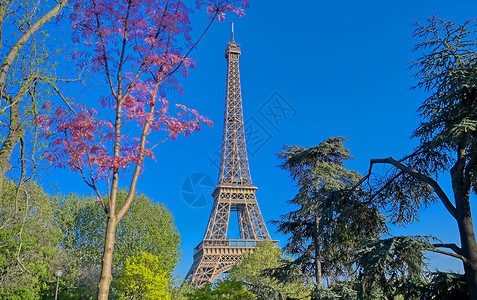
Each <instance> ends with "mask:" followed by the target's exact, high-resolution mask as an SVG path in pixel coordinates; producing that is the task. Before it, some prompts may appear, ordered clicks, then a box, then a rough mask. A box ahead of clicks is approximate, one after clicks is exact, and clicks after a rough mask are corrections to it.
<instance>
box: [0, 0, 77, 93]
mask: <svg viewBox="0 0 477 300" xmlns="http://www.w3.org/2000/svg"><path fill="white" fill-rule="evenodd" d="M67 3H68V0H61V1H60V2H58V4H57V5H56V6H55V7H53V8H52V9H51V10H50V11H48V12H47V13H45V14H44V15H43V16H42V17H41V18H40V19H38V20H37V21H36V22H35V23H34V24H33V25H32V26H31V27H30V28H28V29H27V30H26V31H25V32H24V33H23V34H22V35H21V36H20V38H19V39H18V40H17V41H16V42H15V44H14V45H13V46H12V48H11V49H10V51H9V52H8V54H7V56H6V57H5V58H4V59H3V61H2V65H1V67H0V99H1V98H2V94H3V92H4V86H5V80H6V78H7V73H8V71H9V70H10V67H11V66H12V63H13V62H14V61H15V57H16V56H17V55H18V53H19V52H20V50H21V49H22V48H23V45H25V43H26V42H27V41H28V40H29V39H30V38H31V37H32V35H33V34H34V33H35V32H37V31H38V30H39V29H40V28H41V27H42V26H43V25H44V24H45V23H47V22H49V21H50V20H51V19H52V18H53V17H55V16H56V15H58V14H59V13H60V11H61V9H62V8H63V7H64V6H66V4H67Z"/></svg>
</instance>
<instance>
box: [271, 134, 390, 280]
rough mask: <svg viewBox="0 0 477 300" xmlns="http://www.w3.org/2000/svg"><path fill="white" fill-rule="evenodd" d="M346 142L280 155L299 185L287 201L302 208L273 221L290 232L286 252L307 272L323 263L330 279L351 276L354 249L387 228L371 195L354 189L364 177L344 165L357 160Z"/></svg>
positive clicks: (334, 140)
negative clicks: (345, 144) (368, 198)
mask: <svg viewBox="0 0 477 300" xmlns="http://www.w3.org/2000/svg"><path fill="white" fill-rule="evenodd" d="M345 140H346V138H343V137H331V138H328V139H326V140H325V141H323V142H322V143H320V144H319V145H317V146H314V147H311V148H304V147H299V146H284V147H283V149H282V150H281V151H280V152H279V153H278V154H277V156H278V158H279V159H280V160H281V161H282V164H281V168H282V169H284V170H287V171H289V172H290V177H291V178H292V179H293V180H294V181H295V182H296V183H297V186H298V188H299V191H298V193H297V195H296V196H295V198H294V199H292V200H290V201H288V202H289V203H290V204H292V205H297V206H298V207H299V208H298V209H297V210H295V211H292V212H290V213H288V214H285V215H282V216H281V219H282V220H281V221H274V223H276V224H278V231H279V232H282V233H284V234H290V238H289V241H288V243H287V245H286V246H285V248H284V250H285V251H286V252H287V253H289V254H291V255H294V256H296V257H297V259H296V260H295V262H296V263H298V264H300V266H301V267H302V268H303V270H304V271H305V272H306V273H307V274H310V275H311V274H313V273H315V274H316V272H317V268H320V267H321V269H322V271H323V273H324V276H325V277H327V278H329V279H331V280H335V279H337V280H338V279H339V278H342V277H347V276H350V275H351V274H352V272H353V270H352V266H351V265H350V264H348V262H349V261H350V260H351V259H352V253H353V250H354V249H356V248H359V247H361V243H362V241H363V240H366V239H368V238H373V237H377V236H379V234H381V233H383V232H385V231H386V228H385V224H384V217H383V216H382V215H381V214H380V212H379V210H378V208H377V207H376V206H373V205H372V204H371V203H370V202H369V201H366V196H367V194H366V193H364V192H363V191H362V190H360V189H357V190H352V188H353V186H354V185H355V184H356V183H357V182H358V181H359V180H360V179H361V176H360V175H359V173H357V172H355V171H350V170H348V169H346V168H345V166H344V165H345V162H346V161H347V160H350V159H352V158H353V157H352V156H351V155H350V152H349V150H348V149H346V148H345V147H344V145H343V142H344V141H345ZM318 263H320V264H318ZM316 280H319V278H316Z"/></svg>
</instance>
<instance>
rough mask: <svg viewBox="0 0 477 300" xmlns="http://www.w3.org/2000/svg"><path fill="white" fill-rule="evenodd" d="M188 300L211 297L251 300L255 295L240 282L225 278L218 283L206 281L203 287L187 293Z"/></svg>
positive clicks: (203, 299) (204, 299) (201, 299)
mask: <svg viewBox="0 0 477 300" xmlns="http://www.w3.org/2000/svg"><path fill="white" fill-rule="evenodd" d="M188 297H189V298H188V299H190V300H208V299H210V300H213V299H229V300H253V299H255V296H254V295H253V294H252V293H251V292H249V291H247V290H245V288H244V285H243V283H242V282H240V281H238V280H236V279H233V278H226V279H224V280H223V281H221V282H219V283H214V284H213V285H212V284H209V283H207V284H206V285H205V286H204V287H203V288H200V289H197V290H195V291H194V292H192V293H190V294H189V295H188Z"/></svg>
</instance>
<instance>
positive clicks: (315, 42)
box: [46, 0, 477, 276]
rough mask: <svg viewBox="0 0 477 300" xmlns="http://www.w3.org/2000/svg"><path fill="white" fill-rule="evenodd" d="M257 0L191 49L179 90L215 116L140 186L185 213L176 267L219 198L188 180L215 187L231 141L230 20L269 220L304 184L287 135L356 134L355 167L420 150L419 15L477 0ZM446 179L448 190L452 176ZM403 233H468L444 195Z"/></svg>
mask: <svg viewBox="0 0 477 300" xmlns="http://www.w3.org/2000/svg"><path fill="white" fill-rule="evenodd" d="M250 2H251V3H250V8H249V9H248V10H247V11H246V15H245V16H244V17H241V18H236V17H231V16H228V18H227V19H226V21H225V22H222V23H215V24H214V25H213V26H212V27H211V29H210V31H209V32H208V33H207V35H206V36H205V38H204V39H203V40H202V41H201V42H200V44H199V46H198V49H197V50H196V51H193V53H192V57H193V58H194V59H195V61H196V64H197V67H196V68H195V69H193V70H191V72H190V75H189V76H188V77H187V78H186V79H184V80H183V81H182V82H183V87H184V89H185V91H184V95H183V96H182V97H179V96H177V95H171V96H170V97H169V99H170V101H172V102H178V103H181V104H184V105H186V106H188V107H192V108H196V109H197V110H198V111H199V112H200V113H201V114H203V115H205V116H207V117H209V118H210V119H211V120H213V122H214V123H215V125H214V126H213V128H203V130H202V131H201V132H199V133H195V134H194V135H193V136H191V137H187V138H183V137H181V138H179V139H178V140H176V141H170V142H167V143H164V144H163V145H161V146H160V148H159V149H158V150H157V152H156V157H157V163H156V162H154V161H148V162H147V164H146V169H145V171H144V174H143V177H141V178H140V181H139V185H138V190H139V192H142V193H145V194H146V195H147V196H149V197H151V198H152V199H154V200H155V201H159V202H163V203H165V204H166V205H167V207H168V208H169V209H170V210H171V211H172V212H173V214H174V216H175V224H176V225H177V227H178V229H179V232H180V233H181V235H182V251H183V256H182V261H181V262H180V264H179V267H178V270H177V274H180V275H182V276H185V274H186V273H187V271H188V269H189V268H190V266H191V264H192V254H193V248H194V247H195V246H196V245H197V244H198V243H199V242H200V241H201V239H202V237H203V235H204V231H205V227H206V225H207V221H208V218H209V214H210V210H211V207H212V198H211V197H210V196H209V198H207V199H205V198H203V199H202V200H207V201H209V203H208V204H207V205H204V206H201V207H199V204H200V203H197V204H196V205H191V204H189V203H187V201H185V200H184V199H183V193H182V191H184V189H183V188H182V184H183V182H184V180H187V178H188V177H189V176H190V175H192V174H194V173H200V174H203V175H204V176H206V178H209V177H210V178H211V180H212V185H213V186H215V183H216V181H217V176H218V169H217V168H216V167H215V166H214V165H212V164H211V162H210V159H216V158H217V156H216V155H214V152H215V151H216V150H217V149H219V147H220V145H221V142H222V141H221V139H222V125H223V111H224V96H225V76H226V61H225V58H224V50H225V47H226V45H227V43H228V41H229V40H230V21H235V40H236V41H237V42H238V43H239V44H241V49H242V56H241V59H240V72H241V81H242V98H243V108H244V118H245V119H246V120H248V124H249V129H251V130H253V131H254V132H258V135H256V136H255V140H254V142H250V141H249V145H248V148H249V152H251V153H249V162H250V169H251V174H252V181H253V183H254V185H256V186H257V187H258V188H259V190H258V192H257V194H256V195H257V199H258V202H259V205H260V208H261V211H262V214H263V216H264V218H265V220H266V221H269V220H278V219H279V216H280V215H282V214H285V213H287V212H288V211H290V209H292V208H291V207H289V206H288V205H287V204H286V201H287V200H289V199H291V198H292V197H293V195H294V192H295V188H294V186H293V184H292V183H291V182H290V180H289V178H288V175H287V173H285V172H283V171H281V170H279V169H278V168H277V165H278V164H279V162H278V161H277V159H276V158H275V153H277V152H278V151H279V150H280V148H281V146H282V145H283V144H288V145H300V146H314V145H316V144H318V143H320V142H321V141H322V140H324V139H326V138H327V137H330V136H345V137H349V141H348V142H347V146H348V147H349V148H350V149H351V153H352V155H353V156H354V157H355V158H356V159H355V160H354V161H352V162H350V163H349V165H348V167H349V168H351V169H354V170H356V171H359V172H360V173H362V174H364V173H366V171H367V169H368V166H369V159H370V158H382V157H388V156H393V157H400V156H403V155H406V154H408V153H410V152H411V151H412V149H413V148H414V146H415V145H416V141H413V140H411V139H410V135H411V131H412V130H413V129H414V128H415V127H416V126H417V124H418V118H417V117H416V109H417V107H418V106H419V105H420V103H421V102H422V100H423V99H424V95H423V94H422V93H421V92H419V91H410V86H411V85H413V79H412V72H411V71H410V70H409V69H408V67H409V62H411V61H412V60H413V59H414V58H415V57H414V56H413V53H412V52H411V48H412V46H413V45H414V43H415V41H414V40H413V39H412V37H411V36H412V32H413V26H412V21H413V20H420V21H423V20H424V19H425V18H426V17H430V16H431V15H433V14H436V13H439V14H440V16H441V17H443V18H445V19H454V20H456V21H458V22H462V21H464V20H465V19H466V18H471V17H473V16H475V12H476V11H477V10H476V9H477V3H475V1H462V0H456V1H452V3H451V1H416V0H414V1H351V0H348V1H318V0H306V1H298V2H290V1H281V0H280V1H277V0H262V1H255V0H250ZM192 22H193V24H192V25H193V27H194V33H195V35H196V36H197V35H198V34H199V33H200V32H201V30H202V29H203V28H205V26H206V23H207V22H206V20H205V19H204V16H203V15H198V16H196V17H194V18H193V19H192ZM276 101H279V102H276ZM271 103H272V104H275V106H277V105H276V104H277V103H280V104H281V105H282V107H284V108H286V109H287V110H286V111H285V114H284V115H279V116H277V117H276V119H274V118H273V117H270V116H269V115H268V116H267V115H266V112H269V111H268V110H267V109H270V108H272V109H274V112H275V113H276V114H278V113H280V112H282V111H280V110H277V109H276V108H274V106H273V105H272V106H271ZM269 121H272V122H269ZM252 152H253V153H252ZM46 179H47V180H49V181H50V182H56V183H57V185H58V187H60V188H59V190H60V191H62V192H64V193H69V192H77V193H88V194H89V193H90V191H89V190H88V189H87V187H86V186H85V185H84V184H83V183H82V181H81V179H80V177H79V175H77V174H69V175H68V174H66V172H65V171H54V172H51V176H50V177H47V178H46ZM442 181H443V182H444V181H445V184H443V185H444V186H445V187H446V189H447V190H448V187H449V184H448V182H449V180H448V178H447V177H443V178H442ZM204 182H205V183H206V185H207V184H209V185H210V183H207V182H206V181H204ZM126 184H127V181H123V185H124V186H125V185H126ZM212 188H213V187H212ZM187 189H188V188H187V187H186V190H185V192H187ZM204 192H205V193H210V192H211V191H210V190H209V189H207V188H205V189H204V187H203V186H201V185H195V186H194V187H193V188H191V190H190V194H189V196H191V195H192V198H194V195H196V196H200V195H202V194H203V193H204ZM199 200H200V199H199ZM204 204H205V203H204ZM476 213H477V212H476ZM268 229H269V231H270V233H271V235H272V237H273V238H274V239H278V240H281V245H284V244H285V243H286V238H285V237H283V236H280V235H279V234H276V233H275V228H274V226H272V225H271V224H268ZM393 233H394V234H406V235H417V234H421V235H431V234H432V235H435V236H437V237H440V238H441V239H442V240H443V241H445V242H456V243H458V232H457V226H456V224H455V221H453V220H452V219H451V217H450V216H449V215H448V214H447V213H446V212H445V210H444V207H443V205H442V204H440V203H437V204H435V205H434V206H432V207H431V208H429V209H427V210H425V211H423V213H422V214H421V223H419V224H413V225H411V226H408V227H407V228H402V227H401V228H394V229H393ZM429 257H430V258H431V263H432V267H433V268H435V267H439V268H440V269H441V270H443V271H448V270H454V271H462V266H461V263H460V262H459V261H456V260H450V259H443V258H441V257H440V256H437V255H429Z"/></svg>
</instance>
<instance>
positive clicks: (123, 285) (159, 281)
mask: <svg viewBox="0 0 477 300" xmlns="http://www.w3.org/2000/svg"><path fill="white" fill-rule="evenodd" d="M162 266H163V264H162V263H161V262H160V260H159V258H158V257H157V256H154V255H151V254H148V253H145V252H143V253H142V254H141V255H139V256H135V257H129V258H128V259H126V266H125V267H124V268H123V269H122V270H121V275H120V276H119V278H118V279H117V281H116V282H115V283H114V287H115V288H116V289H117V290H118V291H119V294H120V295H121V296H120V299H151V300H170V299H171V297H170V293H169V292H167V290H166V289H167V286H168V285H169V281H170V275H169V274H168V273H167V272H166V271H165V270H164V269H163V268H162Z"/></svg>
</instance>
